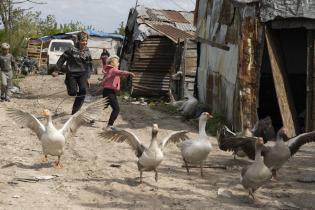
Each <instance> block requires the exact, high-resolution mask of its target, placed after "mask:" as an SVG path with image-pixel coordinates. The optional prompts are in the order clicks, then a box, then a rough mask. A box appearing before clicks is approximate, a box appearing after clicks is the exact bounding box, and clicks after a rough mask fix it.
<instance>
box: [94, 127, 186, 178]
mask: <svg viewBox="0 0 315 210" xmlns="http://www.w3.org/2000/svg"><path fill="white" fill-rule="evenodd" d="M187 133H188V131H185V130H181V131H175V132H172V133H171V134H169V135H168V136H167V137H166V138H164V139H163V140H162V141H161V142H159V143H158V139H157V134H158V125H157V124H153V126H152V137H151V143H150V146H149V147H145V146H144V145H143V144H142V143H141V141H140V140H139V139H138V137H137V136H136V135H135V134H134V133H132V132H130V131H127V130H123V129H122V130H120V129H118V128H117V130H115V131H105V132H103V133H101V134H100V136H101V137H103V138H105V139H109V140H111V141H116V142H124V141H126V142H127V143H128V144H129V145H130V146H131V148H132V149H133V150H134V151H135V153H136V156H137V157H138V162H137V163H138V170H139V172H140V183H141V182H142V173H143V171H154V172H155V181H156V182H157V181H158V172H157V167H158V166H159V165H160V164H161V162H162V160H163V158H164V155H163V150H164V147H165V146H166V145H167V144H168V143H170V142H179V141H182V140H185V139H188V137H187V135H186V134H187Z"/></svg>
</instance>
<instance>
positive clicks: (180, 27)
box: [127, 6, 196, 42]
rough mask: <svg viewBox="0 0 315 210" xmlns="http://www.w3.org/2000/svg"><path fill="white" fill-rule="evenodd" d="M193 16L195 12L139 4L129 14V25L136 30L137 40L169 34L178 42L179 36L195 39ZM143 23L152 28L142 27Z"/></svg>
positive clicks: (169, 36)
mask: <svg viewBox="0 0 315 210" xmlns="http://www.w3.org/2000/svg"><path fill="white" fill-rule="evenodd" d="M193 16H194V14H193V12H182V11H181V12H179V11H174V10H157V9H150V8H145V7H143V6H139V7H137V8H136V10H135V11H134V13H133V14H132V15H130V16H129V19H128V24H127V25H128V28H129V29H130V31H132V30H133V31H134V39H135V40H140V41H143V40H144V38H145V37H147V36H150V35H153V36H156V35H160V36H167V37H168V38H170V39H171V40H172V41H174V42H177V41H178V38H180V39H185V38H189V39H194V32H195V31H196V28H195V27H194V26H193ZM135 19H136V22H137V24H136V23H135ZM143 25H147V26H150V27H151V28H152V30H151V31H150V30H149V29H148V28H147V27H141V26H143ZM153 30H155V32H154V31H153ZM187 32H188V33H187Z"/></svg>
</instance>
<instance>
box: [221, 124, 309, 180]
mask: <svg viewBox="0 0 315 210" xmlns="http://www.w3.org/2000/svg"><path fill="white" fill-rule="evenodd" d="M284 140H287V135H286V129H285V128H282V129H280V130H279V131H278V133H277V137H276V141H275V142H272V143H273V144H271V142H270V143H269V142H268V143H266V144H265V145H264V146H263V148H262V155H263V156H264V162H265V164H266V166H267V167H269V168H270V169H271V171H272V175H273V178H274V179H276V176H277V174H276V172H277V170H278V169H280V168H281V167H282V165H283V164H284V163H286V162H287V161H288V159H289V158H290V157H292V156H293V155H294V154H295V153H296V152H297V151H298V150H299V148H300V147H301V146H302V145H304V144H306V143H309V142H314V141H315V131H312V132H308V133H303V134H300V135H298V136H296V137H294V138H291V139H289V140H288V142H287V143H285V142H284ZM255 142H256V139H255V138H254V137H227V138H221V139H220V149H221V150H224V151H235V150H237V149H238V148H242V150H243V151H244V152H245V154H246V155H247V157H248V158H250V159H252V160H253V159H255Z"/></svg>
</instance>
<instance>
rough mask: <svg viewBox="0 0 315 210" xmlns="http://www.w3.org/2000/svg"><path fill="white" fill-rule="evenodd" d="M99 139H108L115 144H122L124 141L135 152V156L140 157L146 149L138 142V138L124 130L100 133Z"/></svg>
mask: <svg viewBox="0 0 315 210" xmlns="http://www.w3.org/2000/svg"><path fill="white" fill-rule="evenodd" d="M100 137H102V138H105V139H108V140H110V141H115V142H124V141H126V142H127V143H128V144H129V145H130V146H131V148H132V149H133V150H134V151H135V153H136V156H137V157H138V158H139V157H141V155H142V153H143V152H144V150H145V149H146V147H145V146H144V145H143V144H142V143H141V142H140V140H139V138H138V137H137V136H136V135H135V134H134V133H132V132H131V131H127V130H124V129H116V130H113V131H104V132H102V133H100Z"/></svg>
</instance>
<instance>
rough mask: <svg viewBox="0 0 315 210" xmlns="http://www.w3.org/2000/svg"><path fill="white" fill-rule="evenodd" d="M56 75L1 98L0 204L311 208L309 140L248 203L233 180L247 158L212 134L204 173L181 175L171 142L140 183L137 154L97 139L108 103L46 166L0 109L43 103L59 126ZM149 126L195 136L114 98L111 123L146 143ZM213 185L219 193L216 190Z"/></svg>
mask: <svg viewBox="0 0 315 210" xmlns="http://www.w3.org/2000/svg"><path fill="white" fill-rule="evenodd" d="M63 79H64V78H63V76H60V77H58V78H52V77H50V76H30V77H27V78H26V79H25V80H23V81H22V82H21V88H22V91H23V94H21V95H20V97H16V98H14V99H13V100H12V101H11V102H10V103H7V102H2V103H0V129H1V130H0V154H1V155H0V209H8V210H9V209H12V210H19V209H23V210H24V209H45V210H50V209H51V210H55V209H73V210H81V209H194V210H195V209H257V208H262V209H315V183H314V181H315V180H314V177H315V163H314V160H315V144H314V143H313V144H308V145H305V146H304V147H302V149H301V150H300V151H299V152H298V153H297V154H296V155H295V156H294V158H292V159H291V160H290V161H289V162H288V163H287V164H286V165H285V166H284V167H283V169H281V170H280V172H279V173H280V174H279V177H280V180H279V181H277V182H274V181H271V182H270V183H268V184H267V185H265V186H264V187H262V188H261V189H259V190H258V191H257V193H256V196H257V198H258V199H259V201H260V203H259V204H255V203H253V202H252V201H251V200H250V199H249V198H248V196H247V192H246V191H245V190H244V189H243V188H242V186H241V185H240V184H239V176H240V170H241V167H242V166H245V165H247V164H250V161H249V160H247V159H237V160H233V156H232V155H231V153H227V152H223V151H220V150H219V149H218V147H217V142H216V139H215V138H211V139H210V141H211V143H212V144H213V150H212V151H211V153H210V155H209V157H208V159H207V163H208V164H209V165H210V166H211V168H205V170H204V173H205V177H204V178H201V177H200V174H199V169H197V168H194V169H192V173H191V175H187V174H186V171H185V169H184V168H182V167H181V166H182V160H181V156H180V152H179V150H178V148H177V147H176V145H173V144H170V145H169V146H168V148H167V149H166V152H165V156H166V157H165V160H164V161H163V162H162V164H161V166H160V168H159V170H158V171H159V181H158V182H157V183H156V182H155V180H154V173H153V172H145V173H144V179H143V180H144V183H142V184H139V183H138V182H139V173H138V171H137V165H136V157H135V155H134V152H133V151H132V150H130V149H129V146H128V145H127V144H126V143H121V144H119V143H114V142H107V141H106V140H105V139H100V138H99V137H98V133H99V132H100V131H101V128H102V127H103V126H104V125H105V124H106V122H105V121H106V120H107V119H108V113H109V111H110V108H109V109H107V110H104V111H103V113H101V114H100V115H99V116H97V122H96V126H94V127H93V126H89V127H86V126H84V127H81V128H80V129H79V130H78V132H77V135H76V136H75V137H73V138H71V139H69V140H68V142H67V145H66V149H65V153H64V155H63V156H62V164H63V166H64V168H63V169H56V168H54V167H53V162H54V161H55V160H56V157H51V156H49V163H41V158H42V152H41V145H40V142H39V140H38V139H37V137H36V136H35V135H34V133H32V132H31V130H30V129H28V128H21V126H20V125H19V124H18V123H14V122H13V121H12V120H11V119H10V118H9V117H8V116H7V115H6V108H7V107H16V108H20V109H24V110H26V111H30V112H31V113H34V114H35V115H36V116H40V115H39V112H40V111H41V110H42V109H43V107H46V108H49V109H50V110H52V111H53V112H56V113H57V114H58V116H57V117H55V118H54V122H55V123H56V125H57V127H60V126H61V124H62V123H64V122H65V120H66V119H68V118H69V116H70V115H69V113H70V111H71V105H72V102H73V98H70V97H67V95H66V93H65V92H64V90H65V87H64V84H63ZM93 81H94V83H96V81H97V76H95V75H94V76H93ZM64 99H65V100H64ZM58 105H59V106H58ZM152 123H158V124H159V127H160V133H159V135H160V136H161V138H163V137H165V136H166V135H167V134H169V133H170V132H172V131H176V130H181V129H187V130H189V131H190V133H189V136H191V137H195V136H196V135H197V129H196V127H195V126H193V124H192V123H187V122H183V121H182V120H181V119H180V118H179V117H178V116H170V115H168V114H166V113H161V112H158V111H156V110H152V109H150V108H149V107H148V106H142V105H134V104H130V103H126V102H125V103H123V102H122V103H121V114H120V115H119V118H118V120H117V122H116V124H117V126H118V127H121V128H127V129H130V130H132V131H133V132H134V133H135V134H136V135H138V136H139V137H140V138H141V140H143V142H144V144H145V145H148V144H149V136H150V129H151V128H150V126H151V125H152ZM115 166H116V167H115ZM117 166H120V167H117ZM223 166H224V167H223ZM225 166H228V167H225ZM41 176H52V177H50V178H52V179H48V180H42V179H40V178H41ZM36 177H37V179H36ZM312 177H313V179H312ZM44 178H45V177H44ZM299 180H304V182H301V181H299ZM305 181H310V182H309V183H306V182H305ZM219 189H220V191H222V190H223V191H224V193H223V194H224V195H223V196H222V195H218V190H219Z"/></svg>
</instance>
